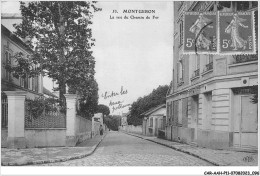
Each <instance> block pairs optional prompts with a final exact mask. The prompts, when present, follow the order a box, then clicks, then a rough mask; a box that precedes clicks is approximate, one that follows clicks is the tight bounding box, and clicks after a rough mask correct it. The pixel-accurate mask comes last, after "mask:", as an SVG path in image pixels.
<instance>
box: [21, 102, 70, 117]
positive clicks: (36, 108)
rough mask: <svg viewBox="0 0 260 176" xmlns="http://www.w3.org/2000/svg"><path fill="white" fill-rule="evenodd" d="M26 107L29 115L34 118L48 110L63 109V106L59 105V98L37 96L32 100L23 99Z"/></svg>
mask: <svg viewBox="0 0 260 176" xmlns="http://www.w3.org/2000/svg"><path fill="white" fill-rule="evenodd" d="M25 102H26V104H27V106H26V108H27V111H28V112H29V113H30V115H31V116H32V117H33V118H34V119H36V118H38V117H40V116H41V115H43V114H44V115H45V114H49V113H50V112H57V111H63V109H65V107H63V108H62V107H60V106H59V100H57V99H53V98H43V97H39V98H36V99H34V100H31V99H25Z"/></svg>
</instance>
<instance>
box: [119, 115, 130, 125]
mask: <svg viewBox="0 0 260 176" xmlns="http://www.w3.org/2000/svg"><path fill="white" fill-rule="evenodd" d="M128 115H129V112H128V113H122V117H121V126H122V127H123V126H127V125H128V123H127V116H128Z"/></svg>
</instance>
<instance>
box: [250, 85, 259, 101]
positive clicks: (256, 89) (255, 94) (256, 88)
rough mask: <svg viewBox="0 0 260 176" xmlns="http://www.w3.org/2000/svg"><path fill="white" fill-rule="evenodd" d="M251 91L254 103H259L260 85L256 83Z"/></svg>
mask: <svg viewBox="0 0 260 176" xmlns="http://www.w3.org/2000/svg"><path fill="white" fill-rule="evenodd" d="M251 93H252V94H253V97H252V98H251V101H252V103H254V104H257V103H258V85H254V86H253V87H252V88H251Z"/></svg>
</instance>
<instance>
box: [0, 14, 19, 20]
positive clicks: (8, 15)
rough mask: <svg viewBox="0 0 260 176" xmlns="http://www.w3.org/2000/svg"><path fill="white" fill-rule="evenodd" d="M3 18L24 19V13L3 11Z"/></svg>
mask: <svg viewBox="0 0 260 176" xmlns="http://www.w3.org/2000/svg"><path fill="white" fill-rule="evenodd" d="M1 18H2V19H22V18H23V17H22V15H21V14H19V13H1Z"/></svg>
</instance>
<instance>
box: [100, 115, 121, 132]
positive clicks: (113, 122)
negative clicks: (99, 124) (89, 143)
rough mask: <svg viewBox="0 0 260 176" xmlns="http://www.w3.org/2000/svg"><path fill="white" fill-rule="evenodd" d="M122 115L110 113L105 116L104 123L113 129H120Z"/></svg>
mask: <svg viewBox="0 0 260 176" xmlns="http://www.w3.org/2000/svg"><path fill="white" fill-rule="evenodd" d="M120 119H121V116H118V115H108V116H106V117H104V123H105V124H106V125H107V127H108V128H109V129H111V130H113V131H118V127H119V126H120Z"/></svg>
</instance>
